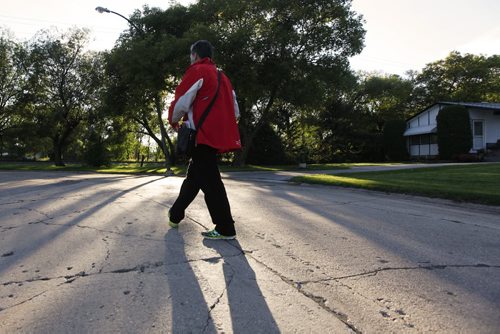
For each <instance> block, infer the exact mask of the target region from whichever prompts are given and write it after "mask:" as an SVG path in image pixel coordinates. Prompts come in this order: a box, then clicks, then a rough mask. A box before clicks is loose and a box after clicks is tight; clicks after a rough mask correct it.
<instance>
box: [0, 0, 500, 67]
mask: <svg viewBox="0 0 500 334" xmlns="http://www.w3.org/2000/svg"><path fill="white" fill-rule="evenodd" d="M193 1H195V0H181V1H177V2H179V3H181V4H184V5H186V4H189V3H191V2H193ZM235 1H237V0H235ZM171 2H172V1H169V0H85V1H84V0H79V1H77V0H0V27H1V28H7V29H8V30H10V31H11V32H12V33H13V35H14V36H15V38H16V39H18V40H28V39H30V38H31V37H33V35H35V33H36V32H37V31H38V30H40V29H46V28H49V27H57V28H58V29H60V30H62V31H64V30H66V29H69V28H70V27H73V26H78V27H87V28H90V30H91V42H90V43H89V46H88V47H89V49H92V50H104V49H111V48H112V47H113V45H114V43H115V41H116V39H117V38H118V36H119V35H120V33H121V32H122V31H124V30H126V29H127V27H128V25H127V22H126V21H125V20H124V19H122V18H120V17H119V16H116V15H113V14H106V13H104V14H99V13H98V12H97V11H95V7H97V6H102V7H106V8H109V9H110V10H113V11H115V12H118V13H120V14H122V15H124V16H126V17H128V16H130V15H131V14H132V13H133V11H134V10H135V9H140V8H142V5H144V4H147V5H149V6H150V7H160V8H162V9H166V8H168V6H170V4H171ZM352 9H353V10H354V11H355V12H357V13H359V14H361V15H363V18H364V21H365V23H364V27H365V29H366V30H367V33H366V36H365V48H364V49H363V51H362V53H361V54H359V55H357V56H354V57H353V58H351V66H352V68H353V69H354V70H360V71H368V72H380V73H389V74H399V75H404V73H405V72H406V71H408V70H415V71H420V70H421V69H422V68H423V67H424V66H425V65H426V64H428V63H430V62H434V61H437V60H440V59H443V58H445V57H446V56H447V55H448V54H449V53H450V52H451V51H454V50H456V51H460V52H462V53H474V54H484V55H487V56H489V55H493V54H500V19H499V15H500V0H353V1H352Z"/></svg>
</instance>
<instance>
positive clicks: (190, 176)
mask: <svg viewBox="0 0 500 334" xmlns="http://www.w3.org/2000/svg"><path fill="white" fill-rule="evenodd" d="M195 150H196V149H195ZM195 155H196V152H193V157H192V159H191V161H190V162H189V166H188V169H187V173H186V174H187V175H186V178H185V179H184V181H183V182H182V186H181V190H180V192H179V196H178V197H177V199H176V200H175V202H174V205H172V207H171V208H170V211H169V215H170V221H171V222H173V223H174V224H178V223H179V222H180V221H181V220H183V219H184V216H185V210H186V208H187V207H188V206H189V204H191V202H192V201H193V200H194V199H195V198H196V195H198V192H199V191H200V185H199V182H198V179H199V178H198V177H197V174H199V166H200V164H199V162H198V161H197V160H198V159H197V158H196V156H195Z"/></svg>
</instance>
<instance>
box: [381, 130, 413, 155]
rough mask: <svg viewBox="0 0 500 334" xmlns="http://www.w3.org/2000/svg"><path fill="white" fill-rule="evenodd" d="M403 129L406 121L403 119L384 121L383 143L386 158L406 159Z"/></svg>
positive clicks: (406, 152)
mask: <svg viewBox="0 0 500 334" xmlns="http://www.w3.org/2000/svg"><path fill="white" fill-rule="evenodd" d="M405 130H406V122H405V121H403V120H393V121H387V122H386V123H385V125H384V134H383V145H384V151H385V156H386V159H387V160H390V161H401V160H407V159H408V150H407V148H406V139H405V137H403V134H404V132H405Z"/></svg>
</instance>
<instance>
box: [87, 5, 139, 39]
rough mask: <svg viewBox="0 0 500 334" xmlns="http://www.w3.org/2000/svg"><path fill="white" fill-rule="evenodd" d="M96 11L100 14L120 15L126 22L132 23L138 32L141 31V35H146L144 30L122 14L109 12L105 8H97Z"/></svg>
mask: <svg viewBox="0 0 500 334" xmlns="http://www.w3.org/2000/svg"><path fill="white" fill-rule="evenodd" d="M95 10H96V11H98V12H99V13H101V14H102V13H112V14H115V15H118V16H120V17H121V18H124V19H125V20H127V22H128V23H130V25H131V26H132V27H134V28H135V29H136V30H137V31H139V32H140V33H141V34H144V30H142V29H141V28H139V27H138V26H136V25H135V24H134V23H133V22H132V21H130V20H129V19H128V18H126V17H125V16H123V15H122V14H120V13H117V12H114V11H112V10H109V9H107V8H104V7H100V6H99V7H96V8H95Z"/></svg>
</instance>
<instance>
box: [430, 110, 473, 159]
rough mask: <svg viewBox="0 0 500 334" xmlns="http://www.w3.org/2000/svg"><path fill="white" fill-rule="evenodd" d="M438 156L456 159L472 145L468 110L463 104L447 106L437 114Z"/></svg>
mask: <svg viewBox="0 0 500 334" xmlns="http://www.w3.org/2000/svg"><path fill="white" fill-rule="evenodd" d="M437 133H438V147H439V156H440V158H441V159H456V158H457V157H458V156H459V155H461V154H465V153H468V152H469V150H470V149H471V147H472V130H471V126H470V118H469V112H468V111H467V109H466V108H465V107H463V106H447V107H445V108H443V109H442V110H441V111H440V112H439V114H438V116H437Z"/></svg>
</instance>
